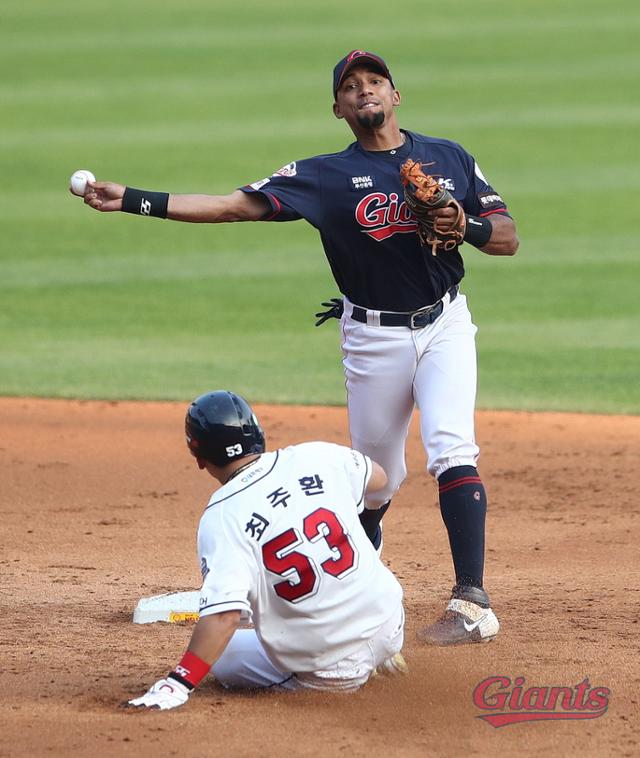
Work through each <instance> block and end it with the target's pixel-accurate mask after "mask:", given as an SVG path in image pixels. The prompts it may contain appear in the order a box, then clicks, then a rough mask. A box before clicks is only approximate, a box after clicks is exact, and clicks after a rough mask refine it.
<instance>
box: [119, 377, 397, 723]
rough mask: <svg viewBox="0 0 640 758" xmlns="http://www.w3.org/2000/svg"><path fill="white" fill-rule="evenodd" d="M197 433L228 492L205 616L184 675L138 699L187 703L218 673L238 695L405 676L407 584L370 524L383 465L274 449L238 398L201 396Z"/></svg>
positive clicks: (304, 448)
mask: <svg viewBox="0 0 640 758" xmlns="http://www.w3.org/2000/svg"><path fill="white" fill-rule="evenodd" d="M186 435H187V444H188V446H189V449H190V450H191V453H192V454H193V455H194V456H195V458H196V460H197V462H198V466H199V468H201V469H205V470H206V471H207V472H208V473H209V474H210V475H211V476H212V477H214V478H215V479H217V480H218V481H219V482H220V483H221V484H222V487H221V488H220V489H218V490H217V491H216V492H215V493H214V494H213V495H212V496H211V499H210V501H209V504H208V505H207V507H206V508H205V511H204V514H203V516H202V518H201V520H200V527H199V529H198V553H199V558H200V566H201V570H202V582H203V583H202V590H201V594H200V620H199V621H198V623H197V624H196V627H195V629H194V632H193V635H192V637H191V641H190V643H189V646H188V648H187V651H186V653H185V654H184V656H183V657H182V659H181V661H180V663H179V664H178V665H177V666H176V667H175V669H174V670H173V671H172V672H171V673H170V674H169V675H168V676H167V677H166V678H164V679H161V680H160V681H158V682H156V683H155V684H154V685H153V687H151V689H149V691H148V692H147V693H146V694H144V695H143V696H142V697H139V698H135V699H133V700H131V701H129V704H130V705H132V706H141V707H148V708H159V709H162V710H164V709H168V708H175V707H177V706H179V705H182V704H183V703H185V702H186V701H187V699H188V697H189V695H190V694H191V692H192V691H193V689H194V688H195V687H197V685H198V684H199V683H200V682H201V681H202V679H204V677H206V676H207V675H208V674H209V672H210V671H212V672H213V675H214V676H215V678H216V679H217V680H218V681H219V682H220V683H221V684H223V685H225V686H227V687H248V688H249V687H250V688H260V687H280V688H284V689H288V690H296V689H322V690H353V689H357V688H358V687H360V686H361V685H363V684H364V683H365V682H366V681H367V680H368V679H369V677H370V676H371V675H372V674H373V673H374V672H376V671H379V672H389V673H394V672H402V671H403V670H405V668H406V664H405V663H404V660H403V658H402V654H401V653H400V650H401V648H402V642H403V627H404V612H403V608H402V589H401V587H400V585H399V584H398V581H397V580H396V578H395V577H394V576H393V574H392V573H391V572H390V571H389V569H387V568H386V567H385V566H384V565H383V564H382V562H381V561H380V558H379V557H378V555H377V553H376V550H375V549H374V547H373V545H372V544H371V542H370V540H369V539H368V538H367V536H366V534H365V533H364V530H363V529H362V526H361V525H360V522H359V519H358V511H361V510H363V509H364V507H365V506H364V496H365V493H368V492H373V491H374V490H377V489H380V488H381V487H384V486H385V484H386V480H387V477H386V475H385V473H384V471H383V470H382V468H381V467H380V466H378V465H377V464H376V463H374V462H373V461H371V459H370V458H368V457H367V456H366V455H363V454H362V453H358V452H356V451H355V450H350V449H349V448H346V447H342V446H340V445H334V444H329V443H325V442H308V443H304V444H301V445H295V446H292V447H287V448H284V449H282V450H276V451H274V452H265V438H264V433H263V431H262V429H261V427H260V425H259V423H258V421H257V419H256V417H255V415H254V414H253V411H252V410H251V408H250V406H249V405H248V403H247V402H246V400H244V399H243V398H242V397H240V396H238V395H235V394H234V393H232V392H226V391H218V392H211V393H209V394H206V395H202V396H201V397H199V398H197V399H196V400H195V401H194V402H193V403H192V404H191V405H190V407H189V409H188V411H187V416H186ZM243 616H244V617H245V618H249V619H252V621H253V623H254V625H255V626H254V628H253V629H239V628H238V627H239V625H240V621H241V618H242V617H243ZM212 666H213V668H212Z"/></svg>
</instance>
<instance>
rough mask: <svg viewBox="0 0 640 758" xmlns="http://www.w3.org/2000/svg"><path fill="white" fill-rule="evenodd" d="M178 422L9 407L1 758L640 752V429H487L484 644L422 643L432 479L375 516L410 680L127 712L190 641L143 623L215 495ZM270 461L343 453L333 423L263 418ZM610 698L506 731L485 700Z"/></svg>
mask: <svg viewBox="0 0 640 758" xmlns="http://www.w3.org/2000/svg"><path fill="white" fill-rule="evenodd" d="M184 410H185V405H184V404H178V403H144V404H137V403H127V402H118V403H107V402H76V401H54V400H32V399H0V481H1V482H2V487H1V488H0V517H1V531H2V543H1V548H0V567H1V578H0V593H1V595H0V610H1V613H2V635H1V640H0V652H1V665H0V724H1V730H2V739H1V740H0V756H17V757H19V758H22V757H23V756H33V755H47V756H85V755H91V756H94V757H95V758H98V757H99V756H111V755H113V756H134V755H135V756H147V755H176V756H181V757H182V756H196V755H197V756H202V755H219V756H277V755H291V756H318V755H322V756H367V758H373V757H374V756H385V757H389V756H462V755H464V756H485V755H487V756H489V755H491V756H496V755H515V754H517V753H522V752H526V753H527V754H531V755H536V754H542V753H543V752H544V753H546V754H547V755H550V756H566V755H582V756H607V755H617V756H635V755H638V754H639V752H640V719H639V714H640V706H639V702H640V694H639V693H640V661H639V656H638V644H639V635H640V626H639V624H638V619H639V617H640V613H639V610H638V605H639V601H640V567H639V562H638V542H639V536H640V531H639V527H640V507H639V505H638V485H637V474H638V463H639V461H640V417H620V416H617V417H616V416H587V415H573V414H544V413H541V414H531V413H508V412H480V413H478V415H477V420H478V439H479V443H480V445H481V448H482V455H481V459H480V463H479V469H480V473H481V475H482V476H483V478H484V480H485V483H486V485H487V490H488V494H489V521H488V535H487V539H488V544H487V582H486V583H487V588H488V590H489V592H490V594H491V597H492V600H493V607H494V609H495V610H496V612H497V614H498V615H499V617H500V619H501V622H502V630H501V633H500V635H499V637H498V638H497V639H496V641H495V642H493V643H490V644H486V645H473V646H466V647H462V648H450V649H438V648H430V647H424V646H421V645H420V644H419V643H417V641H416V637H415V632H416V629H417V628H419V627H420V626H421V625H424V624H426V623H428V622H430V621H431V620H433V619H434V618H435V617H436V616H437V615H439V614H440V613H441V611H442V610H443V608H444V605H445V603H446V600H447V598H448V593H449V590H450V587H451V584H452V568H451V558H450V555H449V549H448V544H447V538H446V533H445V529H444V526H443V524H442V522H441V519H440V512H439V509H438V506H437V490H436V486H435V484H434V483H433V481H432V480H430V479H429V478H428V477H427V475H426V474H425V473H424V455H423V452H422V447H421V444H420V440H419V431H418V426H417V424H416V423H415V420H414V424H413V426H412V429H411V434H410V438H409V444H408V466H409V477H408V479H407V481H406V482H405V484H404V485H403V487H402V489H401V491H400V493H399V494H398V496H397V497H396V498H395V499H394V502H393V505H392V507H391V509H390V511H389V513H388V514H387V516H386V518H385V547H384V556H383V557H384V560H385V562H386V563H388V565H389V566H390V567H391V568H392V569H393V571H394V572H395V573H396V574H397V576H398V577H399V579H400V581H401V583H402V585H403V587H404V589H405V597H406V609H407V634H406V643H405V657H406V659H407V662H408V664H409V667H410V672H409V674H408V675H406V676H404V677H401V678H397V679H376V680H374V681H372V682H370V683H369V684H368V685H367V686H366V687H365V688H363V689H362V690H361V691H360V692H358V693H356V694H354V695H325V694H311V693H310V694H306V693H304V694H295V695H277V694H274V693H267V694H258V695H256V694H230V693H227V692H225V691H223V690H222V689H221V688H219V687H218V686H217V685H216V684H215V683H213V682H210V683H207V684H205V685H204V686H203V687H201V689H200V691H198V692H197V693H196V694H195V696H193V697H192V699H191V700H190V702H189V703H188V704H187V705H186V706H185V707H184V708H181V709H179V710H176V711H172V712H169V713H156V712H153V713H150V712H147V713H137V712H134V713H132V712H129V711H123V710H120V709H119V708H118V704H119V703H120V702H122V701H123V700H125V699H127V698H129V697H132V696H135V695H138V694H141V693H142V692H143V691H144V690H145V689H146V688H147V686H149V685H150V684H152V683H153V682H154V681H155V680H156V679H157V678H159V677H160V676H162V675H164V674H165V673H166V672H167V671H168V670H169V669H170V668H171V667H172V666H173V665H174V664H175V663H176V661H177V660H178V658H179V656H180V655H181V653H182V651H183V649H184V646H185V645H186V642H187V640H188V638H189V636H190V633H191V628H192V627H191V626H189V625H186V624H185V625H169V624H153V625H146V626H140V625H134V624H133V623H132V622H131V619H132V612H133V608H134V606H135V604H136V602H137V600H138V599H139V598H140V597H141V596H146V595H152V594H156V593H160V592H169V591H176V590H186V589H194V588H196V587H197V586H198V582H199V579H200V576H199V571H198V565H197V559H196V550H195V530H196V527H197V523H198V519H199V515H200V513H201V511H202V508H203V506H204V505H205V503H206V501H207V499H208V495H209V493H210V491H211V489H212V487H213V480H211V479H209V478H208V477H206V476H205V475H204V474H202V473H200V472H199V471H198V470H197V468H196V466H195V463H194V462H193V459H191V457H190V456H189V454H188V452H187V450H186V447H185V444H184V440H183V417H184ZM256 412H257V414H258V416H259V417H260V419H261V421H262V423H263V426H264V427H265V430H266V433H267V437H268V443H269V446H270V447H272V448H273V447H278V446H284V445H286V444H290V443H296V442H301V441H304V440H310V439H326V440H329V441H334V442H340V443H346V444H348V435H347V428H346V411H345V410H344V409H343V408H320V407H272V406H260V405H257V406H256ZM494 675H500V676H504V677H508V678H510V679H511V680H512V683H513V682H514V680H515V678H516V677H518V676H520V677H523V678H524V679H525V684H524V685H523V686H524V688H527V687H531V686H536V687H549V686H553V685H555V686H566V687H569V688H572V687H575V686H576V685H578V684H580V683H581V682H583V680H585V678H588V680H589V686H590V687H604V688H608V689H609V690H610V691H611V694H610V696H609V697H608V704H609V705H608V709H607V710H606V712H605V713H604V714H603V715H601V716H600V717H599V718H596V719H593V720H574V721H568V720H559V721H544V722H537V723H521V724H513V725H510V726H506V727H502V728H499V729H496V728H494V727H492V726H491V725H490V724H489V723H487V722H486V721H484V720H482V719H480V718H477V717H478V716H481V715H483V714H487V713H489V712H490V711H488V710H481V709H480V708H479V707H477V705H476V704H474V702H473V699H472V698H473V692H474V689H475V688H476V686H477V685H478V684H479V683H480V682H481V681H482V680H485V679H486V678H487V677H491V676H494Z"/></svg>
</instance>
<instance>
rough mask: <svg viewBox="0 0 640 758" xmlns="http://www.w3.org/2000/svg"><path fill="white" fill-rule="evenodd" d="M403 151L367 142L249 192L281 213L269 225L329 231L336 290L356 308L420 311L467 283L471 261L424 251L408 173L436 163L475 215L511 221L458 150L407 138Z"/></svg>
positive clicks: (325, 240)
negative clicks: (408, 198) (412, 164)
mask: <svg viewBox="0 0 640 758" xmlns="http://www.w3.org/2000/svg"><path fill="white" fill-rule="evenodd" d="M403 133H404V134H405V135H406V142H405V144H404V145H403V146H402V147H399V148H398V149H397V150H390V151H389V150H386V151H376V152H371V151H368V150H364V149H363V148H362V147H361V145H360V144H359V143H358V142H354V143H353V144H351V145H349V147H347V148H346V150H343V151H342V152H340V153H333V154H331V155H318V156H316V157H314V158H307V159H306V160H302V161H298V162H295V163H290V164H288V165H287V166H284V167H283V168H281V169H280V170H279V171H277V172H276V173H275V174H273V176H271V177H269V178H267V179H263V180H261V181H258V182H255V183H254V184H250V185H246V186H244V187H241V189H242V190H243V191H244V192H247V193H251V192H260V193H262V194H263V195H264V196H265V197H266V198H267V199H268V200H269V202H270V204H271V209H272V212H271V213H270V214H268V215H267V216H266V217H265V218H264V220H265V221H295V220H297V219H301V218H304V219H306V220H307V221H308V222H309V223H310V224H312V225H313V226H315V227H316V229H318V231H319V232H320V237H321V239H322V244H323V246H324V251H325V254H326V256H327V259H328V260H329V265H330V266H331V271H332V272H333V276H334V278H335V280H336V284H337V285H338V288H339V289H340V292H342V293H343V294H344V295H346V296H347V297H348V298H349V300H351V302H353V303H356V304H357V305H362V306H364V307H366V308H371V309H375V310H386V311H413V310H417V309H418V308H420V307H422V306H425V305H430V304H432V303H435V302H436V301H437V300H439V299H440V298H441V297H443V295H444V294H445V292H446V291H447V290H448V289H449V288H450V287H451V286H452V285H454V284H457V283H458V282H459V281H460V280H461V279H462V277H463V276H464V264H463V261H462V256H461V255H460V253H459V252H458V250H457V249H456V250H455V251H452V252H444V251H443V252H439V253H438V254H437V255H435V256H434V255H432V254H431V248H427V247H423V246H421V245H420V241H419V239H418V235H417V234H416V229H417V225H416V221H415V219H414V217H413V216H412V214H411V213H410V211H409V210H408V208H407V206H406V204H405V202H404V199H403V187H402V184H401V182H400V165H401V164H402V163H404V161H405V160H407V158H413V159H414V160H417V161H420V162H421V163H424V164H427V165H426V166H425V172H427V173H429V174H431V175H432V176H435V177H437V178H438V181H439V182H440V183H441V184H442V185H443V186H444V187H445V188H446V189H448V190H449V191H450V192H451V194H452V195H453V196H454V197H455V198H456V200H458V202H459V203H460V204H461V205H462V207H463V208H464V210H465V211H466V212H467V213H470V214H473V215H475V216H487V215H489V214H491V213H505V214H506V213H507V210H506V206H505V204H504V202H503V201H502V198H501V197H500V196H499V195H498V194H497V193H496V192H495V190H494V189H493V188H492V187H491V186H490V185H489V184H488V182H487V181H486V179H485V178H484V176H483V175H482V172H481V171H480V170H479V169H478V167H477V165H476V163H475V160H474V159H473V157H472V156H471V155H469V153H467V152H466V151H465V150H464V149H463V148H462V147H461V146H460V145H458V144H456V143H455V142H451V141H449V140H444V139H436V138H434V137H425V136H424V135H421V134H416V133H415V132H408V131H407V132H403Z"/></svg>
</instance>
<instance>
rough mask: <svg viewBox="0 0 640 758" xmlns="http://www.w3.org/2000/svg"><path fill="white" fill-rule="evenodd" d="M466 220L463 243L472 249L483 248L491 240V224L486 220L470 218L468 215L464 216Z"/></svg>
mask: <svg viewBox="0 0 640 758" xmlns="http://www.w3.org/2000/svg"><path fill="white" fill-rule="evenodd" d="M464 215H465V216H466V219H467V228H466V229H465V232H464V241H465V242H468V243H469V244H471V245H473V246H474V247H484V246H485V245H486V244H487V242H489V240H490V239H491V233H492V232H493V224H492V223H491V221H489V219H488V218H480V216H472V215H471V214H469V213H465V214H464Z"/></svg>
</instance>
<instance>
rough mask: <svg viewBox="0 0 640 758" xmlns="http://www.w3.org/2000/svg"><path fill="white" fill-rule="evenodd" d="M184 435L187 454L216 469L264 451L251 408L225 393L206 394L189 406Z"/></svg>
mask: <svg viewBox="0 0 640 758" xmlns="http://www.w3.org/2000/svg"><path fill="white" fill-rule="evenodd" d="M185 435H186V439H187V446H188V447H189V450H190V451H191V454H192V455H194V456H196V457H198V458H201V459H203V460H206V461H210V462H211V463H213V464H215V465H216V466H226V465H227V464H228V463H231V462H232V461H234V460H238V459H239V458H244V457H246V456H248V455H255V454H260V453H263V452H264V451H265V438H264V432H263V431H262V428H261V426H260V424H259V423H258V420H257V419H256V417H255V414H254V413H253V410H252V409H251V406H250V405H249V403H248V402H247V401H246V400H245V399H244V398H243V397H241V396H240V395H236V394H234V393H233V392H229V391H227V390H218V391H216V392H209V393H207V394H206V395H201V396H200V397H198V398H196V399H195V400H194V401H193V402H192V403H191V405H190V406H189V408H188V410H187V415H186V418H185Z"/></svg>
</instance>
